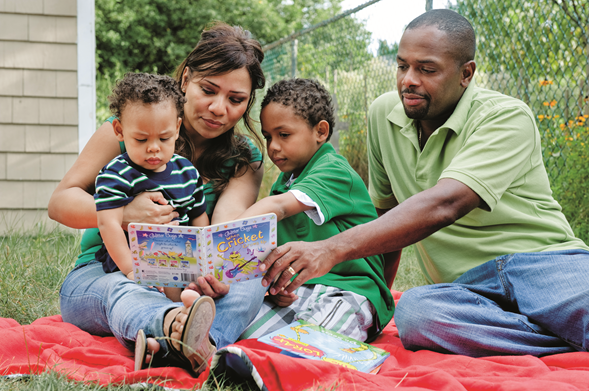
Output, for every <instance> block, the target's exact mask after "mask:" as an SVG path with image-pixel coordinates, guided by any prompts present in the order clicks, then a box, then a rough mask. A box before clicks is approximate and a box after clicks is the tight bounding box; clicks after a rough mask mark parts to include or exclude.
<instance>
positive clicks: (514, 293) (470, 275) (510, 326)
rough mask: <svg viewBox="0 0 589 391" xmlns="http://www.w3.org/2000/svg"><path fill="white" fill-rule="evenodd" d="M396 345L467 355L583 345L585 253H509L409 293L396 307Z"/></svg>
mask: <svg viewBox="0 0 589 391" xmlns="http://www.w3.org/2000/svg"><path fill="white" fill-rule="evenodd" d="M395 323H396V325H397V327H398V329H399V335H400V337H401V341H402V342H403V346H405V348H407V349H410V350H419V349H428V350H434V351H437V352H442V353H457V354H464V355H467V356H471V357H481V356H489V355H505V354H517V355H523V354H530V355H534V356H542V355H547V354H555V353H564V352H574V351H583V352H586V351H587V350H588V348H589V251H585V250H564V251H551V252H538V253H521V254H510V255H504V256H501V257H498V258H497V259H494V260H492V261H489V262H486V263H484V264H482V265H480V266H478V267H475V268H473V269H471V270H469V271H468V272H466V273H465V274H463V275H462V276H461V277H459V278H458V279H457V280H455V281H454V282H453V283H450V284H435V285H429V286H423V287H416V288H412V289H409V290H408V291H407V292H405V293H403V295H402V296H401V300H400V301H399V304H398V305H397V307H396V309H395Z"/></svg>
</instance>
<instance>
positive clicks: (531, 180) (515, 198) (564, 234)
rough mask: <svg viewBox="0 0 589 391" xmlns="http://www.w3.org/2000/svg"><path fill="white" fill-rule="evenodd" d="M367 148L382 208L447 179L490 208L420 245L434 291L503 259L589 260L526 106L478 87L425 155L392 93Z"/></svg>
mask: <svg viewBox="0 0 589 391" xmlns="http://www.w3.org/2000/svg"><path fill="white" fill-rule="evenodd" d="M367 147H368V162H369V179H370V185H369V192H370V196H371V198H372V201H373V203H374V205H375V206H376V207H377V208H381V209H388V208H392V207H394V206H395V205H397V204H398V203H401V202H403V201H405V200H406V199H407V198H409V197H411V196H413V195H415V194H417V193H419V192H421V191H423V190H426V189H429V188H431V187H433V186H434V185H436V183H437V182H438V181H439V180H440V179H442V178H452V179H455V180H457V181H460V182H462V183H464V184H465V185H467V186H468V187H470V188H471V189H472V190H473V191H474V192H476V193H477V194H478V195H479V196H480V197H481V198H482V200H483V201H484V202H485V203H486V208H485V209H481V208H477V209H475V210H473V211H471V212H470V213H469V214H467V215H466V216H464V217H463V218H461V219H459V220H458V221H456V222H455V223H454V224H452V225H450V226H448V227H446V228H443V229H441V230H440V231H438V232H436V233H434V234H433V235H431V236H430V237H428V238H426V239H424V240H422V241H421V242H419V243H417V245H416V248H417V252H418V258H419V260H420V265H421V268H422V271H423V273H424V274H425V276H426V278H427V280H428V281H429V282H430V283H440V282H451V281H454V280H455V279H456V278H458V277H460V275H462V274H463V273H464V272H466V271H467V270H469V269H472V268H473V267H476V266H478V265H480V264H482V263H484V262H487V261H489V260H492V259H495V258H496V257H498V256H501V255H505V254H512V253H523V252H538V251H553V250H563V249H586V250H589V247H587V246H586V245H585V244H584V243H583V242H582V241H581V240H580V239H577V238H575V236H574V234H573V231H572V229H571V227H570V225H569V224H568V222H567V221H566V218H565V217H564V215H563V214H562V213H561V208H560V205H558V203H557V202H556V201H555V200H554V198H552V191H551V190H550V184H549V182H548V176H547V174H546V170H545V168H544V164H543V161H542V152H541V146H540V134H539V132H538V129H537V127H536V123H535V118H534V115H533V114H532V112H531V110H530V109H529V108H528V107H527V106H526V105H525V104H524V103H523V102H522V101H520V100H518V99H515V98H512V97H509V96H506V95H503V94H500V93H498V92H495V91H490V90H486V89H482V88H478V87H476V86H474V85H473V84H471V85H470V86H469V87H468V88H467V89H466V91H465V92H464V94H463V96H462V98H461V99H460V101H459V103H458V105H457V107H456V109H455V110H454V113H453V114H452V116H450V118H448V120H447V121H446V123H444V124H443V125H442V126H441V127H440V128H438V129H437V130H436V131H435V132H434V133H433V134H432V135H431V136H430V138H429V139H428V140H427V144H426V145H425V147H424V148H423V151H420V149H419V145H418V140H417V131H416V128H415V126H414V122H413V120H411V119H409V118H408V117H407V116H406V115H405V112H404V109H403V105H402V103H401V102H400V98H399V95H398V93H397V92H390V93H387V94H385V95H382V96H381V97H379V98H378V99H377V100H376V101H374V103H373V104H372V106H371V108H370V112H369V119H368V146H367Z"/></svg>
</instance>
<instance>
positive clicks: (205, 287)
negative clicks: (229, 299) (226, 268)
mask: <svg viewBox="0 0 589 391" xmlns="http://www.w3.org/2000/svg"><path fill="white" fill-rule="evenodd" d="M229 288H230V287H229V285H226V284H223V283H222V282H220V281H218V280H217V279H216V278H215V277H214V276H213V275H212V274H207V275H206V276H201V277H198V278H197V279H196V283H195V282H191V283H190V284H188V287H187V288H186V289H191V290H193V291H196V292H198V293H199V294H200V295H201V296H202V295H206V296H210V297H212V298H213V299H216V298H218V297H221V296H225V295H226V294H227V293H229Z"/></svg>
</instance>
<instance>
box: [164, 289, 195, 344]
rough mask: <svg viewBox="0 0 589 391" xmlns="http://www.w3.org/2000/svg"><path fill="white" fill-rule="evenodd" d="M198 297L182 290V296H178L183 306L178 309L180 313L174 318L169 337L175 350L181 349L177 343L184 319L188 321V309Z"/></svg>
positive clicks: (180, 336) (191, 292)
mask: <svg viewBox="0 0 589 391" xmlns="http://www.w3.org/2000/svg"><path fill="white" fill-rule="evenodd" d="M199 297H200V295H199V294H198V292H196V291H193V290H190V289H185V290H183V291H182V294H181V295H180V298H181V299H182V304H184V306H182V307H180V311H179V312H178V313H176V315H175V316H174V318H173V322H174V323H173V324H172V335H170V336H169V337H170V338H171V339H172V345H173V346H174V347H175V348H176V349H177V350H181V349H182V347H181V346H180V344H179V343H178V341H179V340H180V339H181V338H182V331H183V330H184V325H185V324H186V319H188V312H189V311H190V307H192V304H193V303H194V302H195V301H196V300H197V299H198V298H199ZM170 312H171V311H170ZM165 323H166V322H164V325H165ZM168 330H169V329H168Z"/></svg>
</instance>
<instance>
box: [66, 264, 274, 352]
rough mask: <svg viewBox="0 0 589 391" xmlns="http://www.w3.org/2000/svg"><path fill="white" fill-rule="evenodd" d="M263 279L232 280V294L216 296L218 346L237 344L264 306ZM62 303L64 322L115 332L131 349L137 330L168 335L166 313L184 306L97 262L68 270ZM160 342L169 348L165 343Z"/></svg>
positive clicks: (212, 333) (88, 329) (214, 327)
mask: <svg viewBox="0 0 589 391" xmlns="http://www.w3.org/2000/svg"><path fill="white" fill-rule="evenodd" d="M261 281H262V280H260V279H255V280H250V281H244V282H240V283H238V284H232V285H231V289H230V291H229V294H227V295H226V296H224V297H221V298H219V299H216V300H215V306H216V312H217V313H216V316H215V320H214V321H213V325H212V327H211V331H210V337H211V338H212V340H213V341H214V343H215V344H216V346H217V348H218V349H219V348H222V347H224V346H226V345H229V344H231V343H234V342H235V341H236V340H237V338H238V337H239V335H240V334H241V333H242V332H243V330H245V328H246V327H247V325H248V324H249V323H250V322H251V321H252V320H253V319H254V317H255V316H256V314H257V313H258V311H259V310H260V307H261V306H262V302H263V301H264V294H265V292H266V289H267V288H264V287H263V286H262V282H261ZM60 304H61V315H62V317H63V320H64V321H65V322H68V323H72V324H74V325H76V326H78V327H79V328H81V329H82V330H84V331H86V332H88V333H90V334H92V335H98V336H106V335H114V336H115V337H116V338H117V340H119V342H120V343H121V344H123V346H125V347H127V348H128V349H133V347H134V346H135V338H136V336H137V332H138V331H139V329H143V330H144V331H145V334H146V335H148V336H155V337H162V336H164V332H163V324H164V316H165V314H166V313H167V312H168V311H169V310H171V309H173V308H175V307H179V306H181V305H182V303H174V302H172V301H171V300H169V299H168V298H166V297H165V296H164V295H163V294H162V293H160V292H159V291H158V290H157V289H155V288H148V287H145V286H141V285H138V284H136V283H135V282H133V281H131V280H129V279H127V277H125V276H124V275H123V273H120V272H115V273H104V271H103V270H102V264H101V263H100V262H97V261H92V262H90V263H88V264H86V265H83V266H79V267H77V268H75V269H74V270H72V271H71V272H70V273H69V274H68V276H67V277H66V279H65V281H64V283H63V285H62V286H61V291H60ZM160 345H161V346H162V348H163V349H164V350H163V351H162V353H165V352H166V351H167V345H166V344H165V343H161V342H160Z"/></svg>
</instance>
